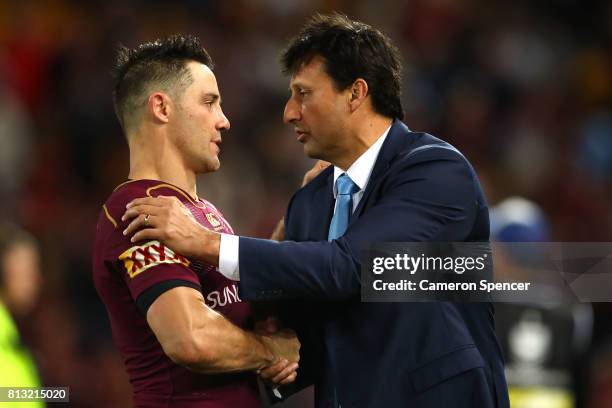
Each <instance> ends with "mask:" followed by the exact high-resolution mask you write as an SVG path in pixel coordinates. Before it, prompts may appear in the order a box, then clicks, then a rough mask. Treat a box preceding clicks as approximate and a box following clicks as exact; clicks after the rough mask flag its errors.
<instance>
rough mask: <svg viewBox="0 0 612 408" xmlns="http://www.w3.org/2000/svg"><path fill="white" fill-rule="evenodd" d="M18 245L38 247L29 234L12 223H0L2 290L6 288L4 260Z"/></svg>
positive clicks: (0, 287) (0, 279) (0, 274)
mask: <svg viewBox="0 0 612 408" xmlns="http://www.w3.org/2000/svg"><path fill="white" fill-rule="evenodd" d="M17 245H28V246H32V247H35V248H36V247H37V244H36V240H35V239H34V237H33V236H32V235H30V233H29V232H27V231H25V230H23V229H22V228H20V227H18V226H17V225H15V224H13V223H11V222H6V221H0V289H3V288H4V258H5V257H6V254H7V253H8V252H9V251H10V250H11V249H13V248H14V247H16V246H17Z"/></svg>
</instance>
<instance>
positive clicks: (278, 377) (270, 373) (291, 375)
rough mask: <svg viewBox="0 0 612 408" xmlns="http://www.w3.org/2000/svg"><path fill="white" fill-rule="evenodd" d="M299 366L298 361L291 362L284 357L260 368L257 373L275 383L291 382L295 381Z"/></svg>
mask: <svg viewBox="0 0 612 408" xmlns="http://www.w3.org/2000/svg"><path fill="white" fill-rule="evenodd" d="M298 367H299V365H298V364H297V363H289V361H287V360H285V359H282V360H280V361H278V362H277V363H275V364H272V365H271V366H268V367H266V368H263V369H261V370H259V371H258V372H257V374H259V376H260V377H261V378H262V379H263V380H265V381H268V382H271V383H274V384H289V383H291V382H293V381H295V378H296V377H297V372H296V370H297V369H298Z"/></svg>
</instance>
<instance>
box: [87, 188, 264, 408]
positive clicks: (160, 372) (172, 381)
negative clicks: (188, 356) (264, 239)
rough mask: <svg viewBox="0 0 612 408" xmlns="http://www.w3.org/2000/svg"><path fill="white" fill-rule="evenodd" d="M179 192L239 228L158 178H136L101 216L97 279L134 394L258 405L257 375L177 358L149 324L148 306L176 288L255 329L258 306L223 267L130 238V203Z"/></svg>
mask: <svg viewBox="0 0 612 408" xmlns="http://www.w3.org/2000/svg"><path fill="white" fill-rule="evenodd" d="M159 195H164V196H175V197H178V198H179V199H180V200H181V201H182V202H183V203H184V204H185V205H186V206H187V208H189V210H190V211H191V213H192V214H193V215H194V216H195V218H196V219H197V220H198V222H199V223H200V224H202V225H204V226H205V227H207V228H209V229H211V230H215V231H218V232H224V233H230V234H232V233H233V231H232V228H231V227H230V225H229V224H228V222H227V221H226V220H225V219H224V218H223V216H222V215H221V213H220V212H219V211H218V210H217V209H216V208H215V207H214V206H213V205H212V204H210V203H209V202H207V201H206V200H202V199H198V200H197V201H194V200H193V199H192V198H191V197H190V196H189V194H187V193H186V192H185V191H183V190H181V189H180V188H178V187H176V186H173V185H170V184H167V183H163V182H161V181H156V180H136V181H128V182H127V183H124V184H122V185H120V186H119V187H117V188H116V189H115V191H114V192H113V193H112V194H111V196H110V197H109V198H108V200H107V201H106V203H105V204H104V206H103V207H102V211H101V212H100V216H99V219H98V226H97V230H96V241H95V247H94V256H93V278H94V283H95V286H96V290H97V291H98V294H99V295H100V297H101V298H102V301H103V302H104V304H105V305H106V309H107V311H108V315H109V318H110V322H111V327H112V331H113V339H114V341H115V345H116V346H117V348H118V349H119V351H120V353H121V355H122V357H123V360H124V363H125V366H126V369H127V372H128V375H129V377H130V382H131V384H132V388H133V392H134V406H135V407H136V408H143V407H155V408H157V407H177V408H195V407H197V408H203V407H207V408H208V407H258V406H260V403H259V393H258V390H257V382H256V378H255V375H254V374H253V373H251V372H245V373H238V374H215V375H207V374H198V373H195V372H193V371H190V370H188V369H186V368H184V367H182V366H179V365H177V364H175V363H173V362H172V360H170V359H169V358H168V357H167V356H166V355H165V354H164V352H163V350H162V347H161V345H160V344H159V342H158V341H157V338H156V337H155V335H154V334H153V332H152V331H151V329H150V328H149V325H148V324H147V320H146V310H147V309H148V307H149V306H150V305H151V303H152V302H153V301H154V300H155V299H156V298H157V296H159V295H160V294H161V293H163V292H164V291H166V290H168V289H170V288H172V287H176V286H190V287H193V288H195V289H197V290H200V291H201V292H202V294H203V296H204V300H205V301H206V304H207V305H208V306H209V307H211V308H212V309H214V310H216V311H217V312H219V313H221V314H223V315H224V316H225V317H227V318H228V319H229V320H230V321H231V322H232V323H234V324H236V325H237V326H239V327H242V328H244V329H247V328H248V326H249V324H250V323H251V322H250V319H249V317H250V316H249V315H250V307H249V305H248V303H245V302H242V301H241V300H240V298H239V297H238V288H237V285H236V284H235V282H233V281H231V280H229V279H227V278H225V277H224V276H223V275H222V274H220V273H219V272H218V271H217V269H216V268H215V267H214V266H212V265H210V264H206V263H203V262H200V261H197V260H194V259H186V258H184V257H182V256H181V255H179V254H176V253H174V252H173V251H172V250H171V249H170V248H168V247H166V246H164V245H163V244H162V243H160V242H157V241H148V242H138V243H136V244H133V243H131V242H130V240H129V237H124V236H123V230H124V229H125V228H126V227H127V225H128V222H123V221H121V216H122V215H123V213H124V212H125V205H126V204H127V203H129V202H130V201H131V200H132V199H134V198H139V197H145V196H153V197H155V196H159Z"/></svg>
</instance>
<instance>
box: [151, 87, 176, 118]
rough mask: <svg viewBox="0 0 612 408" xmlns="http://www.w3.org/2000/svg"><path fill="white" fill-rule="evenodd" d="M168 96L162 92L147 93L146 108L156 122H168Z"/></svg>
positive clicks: (169, 103)
mask: <svg viewBox="0 0 612 408" xmlns="http://www.w3.org/2000/svg"><path fill="white" fill-rule="evenodd" d="M170 105H171V101H170V97H169V96H168V95H167V94H165V93H163V92H154V93H152V94H151V95H149V99H148V101H147V110H148V111H149V114H150V115H151V117H152V118H153V120H155V121H156V122H161V123H168V117H169V114H170V110H171V106H170Z"/></svg>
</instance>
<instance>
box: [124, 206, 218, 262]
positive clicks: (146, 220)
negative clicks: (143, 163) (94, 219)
mask: <svg viewBox="0 0 612 408" xmlns="http://www.w3.org/2000/svg"><path fill="white" fill-rule="evenodd" d="M121 220H122V221H128V220H131V222H130V224H129V225H128V227H127V228H126V229H125V230H124V231H123V234H124V235H126V236H131V235H132V234H133V236H132V238H131V241H132V242H138V241H148V240H158V241H161V242H163V243H164V244H166V245H167V246H168V247H170V248H172V249H173V250H174V252H176V253H179V254H181V255H183V256H186V257H193V258H198V259H201V260H204V261H206V262H208V263H211V264H213V265H218V263H219V246H220V242H221V235H220V234H218V233H216V232H212V231H209V230H207V229H206V228H204V227H203V226H202V225H200V224H199V223H198V222H197V220H196V219H195V218H194V217H193V214H191V212H190V211H189V209H187V207H185V205H183V203H181V202H180V200H179V199H178V198H176V197H165V196H158V197H143V198H137V199H135V200H132V201H131V202H129V203H128V204H127V206H126V211H125V213H124V214H123V217H121Z"/></svg>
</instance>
